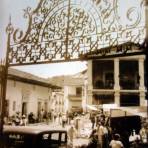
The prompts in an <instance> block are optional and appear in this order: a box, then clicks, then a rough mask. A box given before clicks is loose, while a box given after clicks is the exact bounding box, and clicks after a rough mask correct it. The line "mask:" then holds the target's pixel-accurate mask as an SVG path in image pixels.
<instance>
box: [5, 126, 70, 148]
mask: <svg viewBox="0 0 148 148" xmlns="http://www.w3.org/2000/svg"><path fill="white" fill-rule="evenodd" d="M3 141H4V147H5V148H66V147H67V131H66V130H64V129H61V130H58V129H50V128H33V127H25V126H6V127H4V139H3Z"/></svg>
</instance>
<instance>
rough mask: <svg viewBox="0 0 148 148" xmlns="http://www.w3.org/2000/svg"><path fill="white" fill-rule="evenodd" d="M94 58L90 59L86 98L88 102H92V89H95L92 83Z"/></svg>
mask: <svg viewBox="0 0 148 148" xmlns="http://www.w3.org/2000/svg"><path fill="white" fill-rule="evenodd" d="M92 78H93V76H92V60H89V61H88V90H87V91H88V93H87V94H88V97H87V100H86V104H92V97H93V94H92V90H93V84H92Z"/></svg>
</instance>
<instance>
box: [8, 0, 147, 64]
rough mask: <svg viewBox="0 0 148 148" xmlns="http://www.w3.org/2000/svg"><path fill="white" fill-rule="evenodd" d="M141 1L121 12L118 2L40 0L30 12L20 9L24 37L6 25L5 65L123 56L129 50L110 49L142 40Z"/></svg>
mask: <svg viewBox="0 0 148 148" xmlns="http://www.w3.org/2000/svg"><path fill="white" fill-rule="evenodd" d="M126 1H127V0H125V1H124V3H126ZM134 1H135V0H134ZM143 1H144V0H143ZM143 1H142V0H141V3H140V2H139V3H138V0H137V2H136V5H135V6H134V5H133V4H132V5H129V7H127V8H126V9H125V12H124V13H123V11H121V12H120V9H121V7H122V5H121V4H124V3H123V1H122V0H87V1H86V0H40V2H39V5H38V6H37V8H36V9H35V10H34V11H32V10H31V8H29V7H28V8H27V9H25V10H24V12H25V14H24V17H25V18H27V19H28V20H29V23H28V28H27V31H26V33H25V35H24V34H23V32H22V31H20V30H19V29H15V30H14V28H13V29H12V27H10V26H11V25H10V24H9V25H8V26H9V27H7V28H8V29H7V30H9V32H11V33H10V34H12V36H13V38H12V39H11V44H10V48H9V62H10V64H12V65H17V64H31V63H44V62H58V61H65V60H79V59H85V58H87V56H86V55H88V54H90V53H94V52H95V53H97V54H98V55H100V56H105V55H108V54H112V53H113V52H114V53H115V54H116V53H118V52H122V53H123V54H124V53H127V52H129V51H130V49H131V48H128V47H126V49H125V50H123V48H122V50H120V51H119V50H113V49H112V50H113V51H112V50H111V49H110V48H111V47H114V46H116V45H120V44H123V43H125V42H134V43H139V42H142V41H143V39H144V34H145V28H144V24H143V20H144V18H143V13H144V3H143ZM131 3H132V2H131ZM131 3H130V4H131ZM128 4H129V3H128ZM122 13H123V14H122ZM121 16H122V17H121ZM125 19H126V22H125ZM10 28H11V29H10ZM10 30H11V31H10ZM107 47H110V48H107ZM119 47H120V46H119Z"/></svg>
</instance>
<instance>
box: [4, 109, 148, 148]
mask: <svg viewBox="0 0 148 148" xmlns="http://www.w3.org/2000/svg"><path fill="white" fill-rule="evenodd" d="M86 114H87V115H88V116H89V121H90V123H91V131H92V132H91V134H90V136H89V143H88V144H87V146H86V145H83V146H82V147H85V148H140V146H139V145H140V143H143V144H145V145H146V144H147V143H148V126H147V123H146V122H141V129H140V130H139V131H136V130H135V129H132V130H131V131H130V133H128V134H126V135H123V134H122V133H121V132H119V131H118V130H117V129H116V128H112V127H111V126H110V119H109V118H110V117H109V116H108V115H107V114H105V113H104V112H103V110H101V111H100V112H99V113H95V112H88V113H86ZM86 114H84V113H83V115H82V114H81V115H80V114H77V113H71V112H69V113H61V112H59V113H56V112H54V111H51V112H50V113H47V112H45V111H44V110H41V112H40V114H39V115H38V118H36V117H35V115H34V114H33V113H32V112H31V113H29V114H28V115H21V114H20V113H19V112H16V114H15V115H14V116H12V117H11V118H10V119H6V118H5V124H9V125H16V126H17V125H21V126H26V125H27V124H33V123H36V122H46V123H50V122H51V123H57V124H58V125H61V127H63V128H65V125H69V129H68V141H70V145H71V146H72V145H73V139H74V137H77V136H78V134H79V128H80V127H79V126H78V122H77V121H78V120H77V117H81V116H85V115H86ZM72 121H73V122H72ZM83 124H84V123H83ZM83 128H84V127H83ZM147 146H148V145H146V147H147ZM143 147H144V145H143Z"/></svg>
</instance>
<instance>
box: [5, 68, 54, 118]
mask: <svg viewBox="0 0 148 148" xmlns="http://www.w3.org/2000/svg"><path fill="white" fill-rule="evenodd" d="M9 73H10V74H8V80H7V93H6V111H7V115H8V116H12V115H14V114H15V113H16V112H20V113H21V114H25V115H28V114H29V113H30V112H33V114H34V115H35V116H36V117H38V115H39V112H40V111H41V110H42V109H43V110H44V111H47V112H48V111H49V110H50V104H49V102H50V98H51V94H52V87H53V86H51V85H50V84H48V83H46V81H44V80H42V79H40V78H37V77H35V76H33V75H30V74H26V73H23V72H18V71H17V70H12V69H11V70H9ZM12 73H14V75H12ZM25 75H26V76H25Z"/></svg>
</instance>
